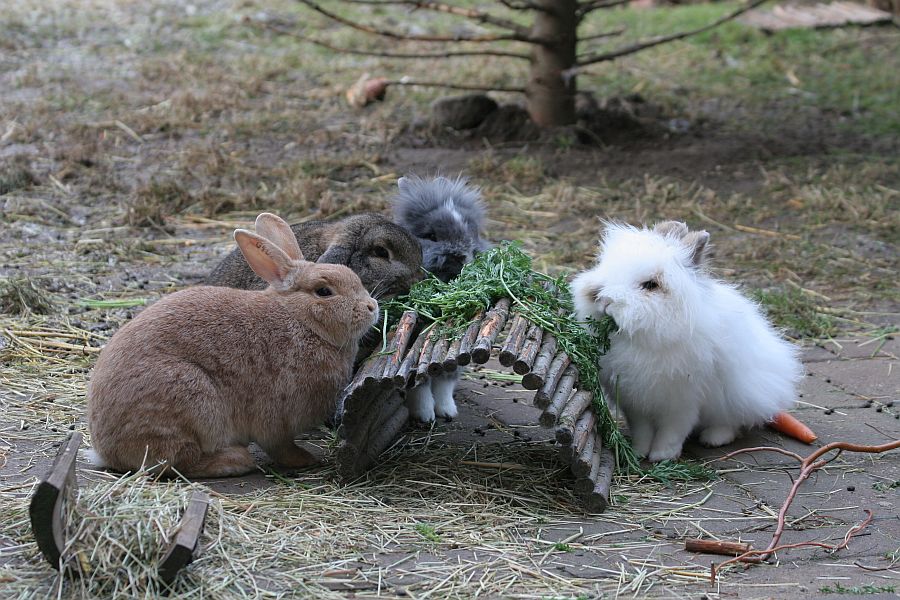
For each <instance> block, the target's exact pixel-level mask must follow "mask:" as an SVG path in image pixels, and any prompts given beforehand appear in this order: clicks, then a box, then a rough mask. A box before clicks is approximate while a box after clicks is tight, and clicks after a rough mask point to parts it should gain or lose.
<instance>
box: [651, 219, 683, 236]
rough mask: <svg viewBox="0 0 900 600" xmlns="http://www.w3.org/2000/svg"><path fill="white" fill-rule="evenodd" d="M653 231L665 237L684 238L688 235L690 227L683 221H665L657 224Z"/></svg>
mask: <svg viewBox="0 0 900 600" xmlns="http://www.w3.org/2000/svg"><path fill="white" fill-rule="evenodd" d="M653 231H655V232H656V233H658V234H659V235H661V236H664V237H668V236H672V237H676V238H683V237H684V236H686V235H687V233H688V226H687V225H686V224H685V223H682V222H681V221H663V222H662V223H657V224H656V226H655V227H654V228H653Z"/></svg>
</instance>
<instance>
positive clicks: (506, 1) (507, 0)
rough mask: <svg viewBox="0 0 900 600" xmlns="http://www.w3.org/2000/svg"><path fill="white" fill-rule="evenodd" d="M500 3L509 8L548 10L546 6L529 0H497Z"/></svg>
mask: <svg viewBox="0 0 900 600" xmlns="http://www.w3.org/2000/svg"><path fill="white" fill-rule="evenodd" d="M497 1H498V2H499V3H500V4H502V5H503V6H505V7H506V8H508V9H510V10H539V11H541V12H549V11H548V10H547V8H546V7H543V6H541V5H540V4H537V3H536V2H531V0H518V1H515V0H497Z"/></svg>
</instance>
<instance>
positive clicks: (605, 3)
mask: <svg viewBox="0 0 900 600" xmlns="http://www.w3.org/2000/svg"><path fill="white" fill-rule="evenodd" d="M629 2H631V0H593V1H592V2H582V3H581V4H579V5H578V8H576V9H575V18H577V19H578V20H579V21H581V20H582V19H583V18H585V17H586V16H588V14H590V13H592V12H594V11H595V10H600V9H601V8H612V7H613V6H621V5H622V4H628V3H629Z"/></svg>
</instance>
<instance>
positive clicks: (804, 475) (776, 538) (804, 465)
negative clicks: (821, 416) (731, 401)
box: [709, 441, 900, 583]
mask: <svg viewBox="0 0 900 600" xmlns="http://www.w3.org/2000/svg"><path fill="white" fill-rule="evenodd" d="M898 448H900V441H894V442H888V443H886V444H881V445H880V446H863V445H860V444H851V443H849V442H832V443H830V444H826V445H825V446H822V447H821V448H819V449H818V450H816V451H815V452H813V453H812V454H810V455H809V456H807V457H805V458H803V457H801V456H800V455H799V454H795V453H794V452H789V451H787V450H784V449H783V448H775V447H760V448H742V449H740V450H736V451H734V452H731V453H730V454H726V455H725V456H723V457H722V458H721V459H719V460H728V459H731V458H733V457H735V456H737V455H738V454H745V453H748V452H762V451H769V452H779V453H781V454H784V455H786V456H790V457H791V458H794V459H796V460H798V461H799V462H800V474H799V475H798V476H797V479H795V480H794V482H793V485H791V489H790V491H789V492H788V494H787V497H786V498H785V501H784V504H782V505H781V510H779V511H778V521H777V525H776V526H775V533H773V534H772V541H771V542H769V545H768V546H767V547H766V549H765V550H751V551H749V552H745V553H744V554H741V555H740V556H735V557H734V558H730V559H728V560H726V561H723V562H722V563H720V564H718V565H713V567H712V569H711V570H710V573H709V576H710V580H711V581H712V582H713V583H715V581H716V574H717V573H718V572H719V571H720V570H721V569H722V567H724V566H725V565H729V564H731V563H735V562H745V563H761V562H763V561H764V560H766V559H767V558H769V557H770V556H771V555H772V554H774V553H775V552H777V551H778V550H784V549H787V548H801V547H804V546H816V547H820V548H826V549H828V550H832V551H836V550H840V549H842V548H846V547H847V544H849V543H850V538H852V537H853V536H854V535H857V534H858V533H860V532H861V531H862V530H863V529H865V527H866V526H867V525H868V524H869V523H870V522H871V521H872V511H870V510H868V509H863V510H864V511H865V513H866V518H865V519H864V520H863V521H862V522H861V523H860V524H859V525H856V526H854V527H852V528H850V529H849V530H848V531H847V534H846V535H845V536H844V541H843V542H841V543H840V544H837V545H832V544H825V543H823V542H800V543H797V544H785V545H782V546H779V545H778V542H780V541H781V536H782V534H783V533H784V528H785V525H786V521H787V512H788V509H789V508H790V506H791V503H792V502H793V501H794V498H796V496H797V491H798V490H799V489H800V486H801V485H802V484H803V482H804V481H806V480H807V479H808V478H809V476H810V475H811V474H812V473H813V471H815V470H817V469H820V468H822V467H823V466H825V465H827V464H828V463H829V462H831V460H833V459H834V458H835V457H832V458H831V459H826V460H819V458H820V457H822V456H823V455H825V454H828V453H829V452H831V451H832V450H837V451H838V452H839V453H840V452H843V451H844V450H846V451H848V452H865V453H869V454H880V453H882V452H889V451H891V450H896V449H898Z"/></svg>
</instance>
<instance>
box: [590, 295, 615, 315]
mask: <svg viewBox="0 0 900 600" xmlns="http://www.w3.org/2000/svg"><path fill="white" fill-rule="evenodd" d="M594 304H596V305H597V310H598V311H599V312H601V313H602V314H604V315H605V314H609V311H608V309H609V305H610V304H612V298H610V297H609V296H597V299H596V300H595V301H594Z"/></svg>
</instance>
